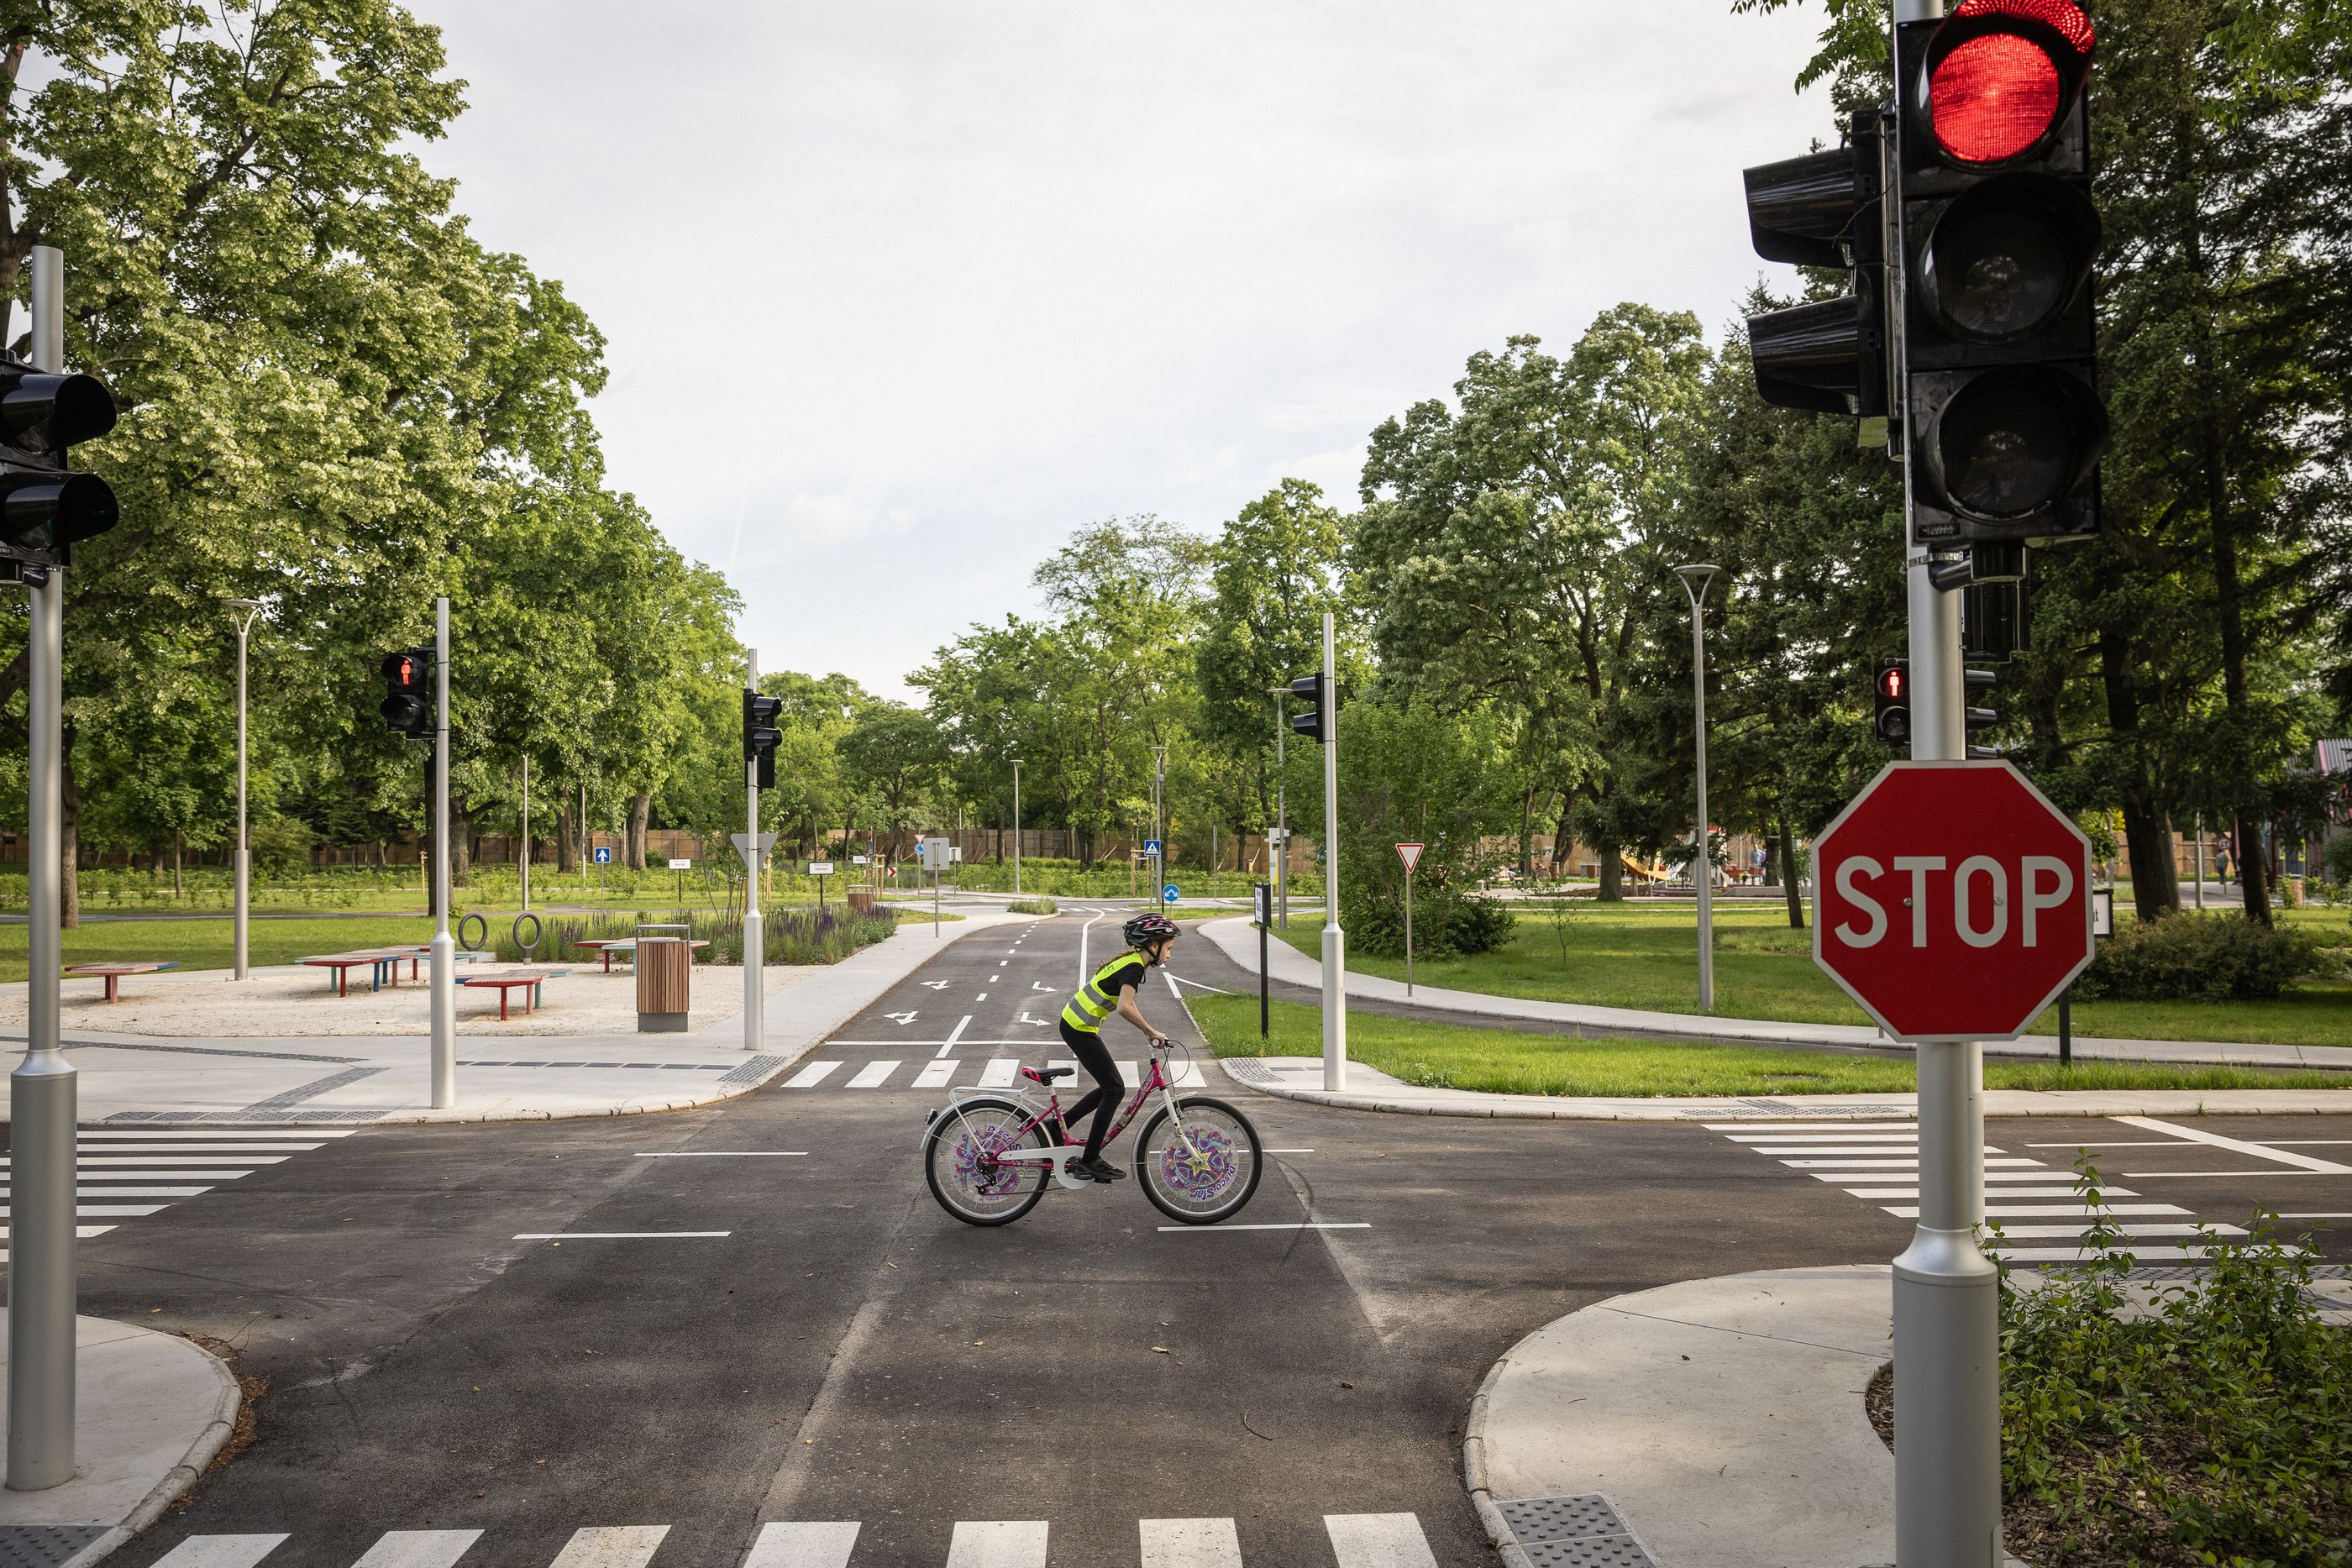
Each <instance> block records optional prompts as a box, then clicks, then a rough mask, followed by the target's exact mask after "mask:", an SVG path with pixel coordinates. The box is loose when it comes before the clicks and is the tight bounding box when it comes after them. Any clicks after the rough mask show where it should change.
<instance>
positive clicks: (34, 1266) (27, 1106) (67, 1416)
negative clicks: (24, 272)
mask: <svg viewBox="0 0 2352 1568" xmlns="http://www.w3.org/2000/svg"><path fill="white" fill-rule="evenodd" d="M32 349H33V354H32V358H33V363H34V364H35V365H36V366H37V367H38V368H39V369H41V370H44V371H63V370H64V369H65V253H64V252H62V251H60V250H58V249H57V248H56V247H55V246H34V247H33V342H32ZM25 575H26V587H27V589H28V591H29V597H30V599H31V601H32V603H31V606H30V609H31V622H32V623H31V629H30V633H29V636H30V646H29V648H28V649H27V654H28V660H27V662H28V664H29V666H30V667H29V672H28V674H29V677H30V684H29V685H28V687H27V689H26V714H25V718H26V728H27V730H28V732H29V735H28V739H29V741H30V745H29V747H27V752H28V755H27V758H26V760H27V763H28V766H29V768H30V772H29V774H28V779H27V782H28V784H29V794H28V797H27V799H26V822H25V839H26V844H25V852H26V861H27V864H26V882H27V883H28V884H29V885H28V887H27V890H26V891H27V894H28V895H29V896H28V900H27V904H26V912H27V916H28V925H27V929H26V956H27V958H28V959H29V961H30V964H31V973H30V975H29V977H28V979H29V984H28V985H27V986H26V1030H25V1058H24V1060H23V1061H20V1062H19V1063H17V1065H16V1071H13V1072H11V1073H10V1074H9V1075H8V1093H9V1096H10V1104H11V1112H10V1116H9V1120H10V1124H11V1128H10V1137H9V1149H8V1155H9V1158H10V1160H11V1162H12V1164H11V1166H10V1175H11V1178H12V1179H11V1184H10V1189H9V1198H8V1204H9V1213H8V1254H9V1256H8V1490H11V1491H40V1490H44V1489H46V1488H48V1487H53V1486H58V1485H60V1484H62V1483H63V1482H66V1481H69V1480H71V1479H73V1473H74V1308H75V1281H74V1270H75V1258H74V1241H75V1230H74V1197H75V1194H74V1165H75V1159H76V1155H77V1151H76V1149H75V1144H76V1141H77V1138H76V1131H75V1115H76V1100H77V1095H78V1086H77V1083H76V1081H75V1075H74V1069H73V1064H72V1063H71V1062H69V1061H67V1060H66V1058H65V1052H64V1051H60V1050H59V1049H58V986H59V984H60V983H61V980H62V977H63V962H64V959H63V943H64V933H63V921H64V916H65V858H64V857H65V831H64V830H65V824H64V818H63V811H62V808H61V806H60V803H59V790H60V789H61V787H62V781H63V776H64V758H65V742H64V736H63V732H62V729H61V727H60V726H61V721H62V719H63V717H64V704H65V691H64V683H63V675H62V667H63V661H64V657H65V600H66V585H65V573H64V571H63V570H59V569H58V568H55V567H52V568H50V569H48V570H47V571H41V570H38V569H31V570H26V574H25ZM35 577H38V578H39V580H38V581H34V580H32V579H34V578H35Z"/></svg>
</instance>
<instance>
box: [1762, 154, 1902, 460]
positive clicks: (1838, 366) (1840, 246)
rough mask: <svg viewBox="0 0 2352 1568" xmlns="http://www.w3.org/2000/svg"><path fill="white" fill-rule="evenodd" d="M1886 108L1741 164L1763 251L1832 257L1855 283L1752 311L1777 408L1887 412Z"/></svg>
mask: <svg viewBox="0 0 2352 1568" xmlns="http://www.w3.org/2000/svg"><path fill="white" fill-rule="evenodd" d="M1885 129H1886V113H1885V110H1879V109H1871V110H1863V111H1861V112H1860V113H1857V114H1856V115H1854V117H1853V120H1852V122H1851V126H1850V131H1849V134H1848V137H1847V140H1846V144H1845V145H1844V146H1843V147H1840V148H1837V149H1835V150H1834V151H1832V152H1810V153H1807V154H1806V155H1805V156H1804V157H1802V158H1788V159H1783V160H1782V161H1781V162H1778V163H1760V164H1759V165H1757V166H1756V167H1755V168H1753V169H1749V170H1748V171H1746V172H1745V173H1744V174H1743V176H1742V178H1743V179H1744V180H1745V181H1746V183H1747V187H1748V235H1749V236H1750V237H1751V238H1752V239H1753V240H1754V242H1755V245H1756V254H1757V255H1759V256H1762V257H1763V258H1764V259H1765V260H1767V261H1786V262H1794V263H1796V264H1797V265H1799V266H1801V267H1835V268H1837V269H1839V270H1840V271H1843V272H1844V273H1846V274H1847V275H1848V276H1849V277H1850V279H1851V287H1852V292H1851V293H1849V294H1846V295H1844V296H1843V297H1841V298H1836V299H1817V300H1813V301H1811V302H1810V303H1808V304H1804V305H1792V306H1790V308H1787V309H1785V310H1771V311H1767V312H1766V313H1764V314H1763V315H1760V316H1750V317H1749V318H1748V356H1749V358H1750V359H1751V360H1753V361H1754V362H1755V367H1756V389H1757V391H1758V392H1760V393H1761V394H1762V395H1763V398H1764V401H1765V402H1769V403H1773V404H1776V405H1778V406H1780V407H1781V408H1809V409H1814V410H1818V411H1820V412H1822V413H1852V414H1859V415H1861V416H1862V417H1863V418H1865V419H1875V418H1881V417H1884V416H1885V413H1886V388H1887V380H1888V362H1889V361H1888V354H1887V320H1886V265H1885V261H1886V246H1885V214H1884V212H1883V208H1882V204H1881V202H1880V200H1879V197H1880V193H1881V192H1882V191H1883V190H1884V189H1885V172H1884V171H1885V162H1884V148H1883V143H1884V141H1885Z"/></svg>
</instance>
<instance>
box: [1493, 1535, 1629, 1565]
mask: <svg viewBox="0 0 2352 1568" xmlns="http://www.w3.org/2000/svg"><path fill="white" fill-rule="evenodd" d="M1521 1550H1522V1551H1524V1552H1526V1553H1527V1554H1528V1562H1529V1563H1533V1564H1535V1568H1658V1565H1657V1563H1656V1562H1655V1561H1654V1559H1653V1558H1652V1557H1651V1556H1650V1554H1649V1553H1648V1552H1644V1551H1643V1550H1642V1543H1641V1542H1638V1541H1636V1540H1634V1539H1633V1537H1632V1536H1630V1535H1588V1536H1586V1537H1585V1538H1584V1539H1583V1540H1581V1541H1539V1542H1537V1543H1536V1544H1534V1545H1533V1546H1525V1547H1522V1548H1521Z"/></svg>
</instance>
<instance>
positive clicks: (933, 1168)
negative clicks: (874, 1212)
mask: <svg viewBox="0 0 2352 1568" xmlns="http://www.w3.org/2000/svg"><path fill="white" fill-rule="evenodd" d="M1028 1120H1029V1113H1028V1112H1026V1111H1024V1110H1023V1109H1022V1108H1021V1107H1020V1106H1019V1105H1018V1104H1015V1103H1013V1102H1012V1101H1010V1100H966V1101H964V1102H963V1103H961V1104H959V1105H954V1106H950V1108H948V1109H947V1110H945V1111H942V1112H940V1114H939V1116H938V1118H937V1119H936V1120H934V1121H933V1122H932V1123H931V1130H930V1131H929V1134H926V1135H925V1136H924V1138H923V1179H924V1180H926V1181H927V1182H929V1184H930V1188H931V1196H932V1197H935V1198H937V1199H939V1200H940V1207H941V1208H944V1209H946V1210H947V1211H948V1212H949V1213H950V1214H952V1215H954V1216H955V1217H956V1218H958V1219H961V1220H962V1221H963V1222H964V1223H965V1224H966V1225H1010V1224H1011V1223H1012V1222H1013V1221H1014V1220H1016V1219H1018V1218H1021V1217H1022V1216H1023V1215H1024V1214H1026V1213H1028V1212H1029V1211H1030V1210H1031V1209H1033V1208H1034V1207H1037V1200H1038V1199H1039V1198H1041V1197H1045V1184H1046V1183H1047V1182H1048V1181H1050V1180H1052V1179H1053V1178H1052V1176H1051V1174H1050V1171H1049V1169H1048V1167H1047V1166H1043V1165H1003V1164H1000V1163H998V1161H997V1160H996V1158H995V1156H996V1155H1000V1154H1003V1153H1004V1152H1005V1151H1006V1150H1008V1149H1014V1148H1036V1149H1042V1148H1045V1147H1046V1146H1047V1145H1046V1143H1045V1129H1044V1128H1043V1127H1032V1128H1030V1130H1029V1132H1028V1134H1026V1135H1025V1136H1024V1134H1022V1131H1021V1128H1022V1124H1024V1123H1025V1122H1027V1121H1028Z"/></svg>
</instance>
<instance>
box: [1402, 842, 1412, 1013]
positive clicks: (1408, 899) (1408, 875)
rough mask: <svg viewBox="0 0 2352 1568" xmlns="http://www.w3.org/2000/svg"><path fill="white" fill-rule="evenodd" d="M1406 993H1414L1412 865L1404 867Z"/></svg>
mask: <svg viewBox="0 0 2352 1568" xmlns="http://www.w3.org/2000/svg"><path fill="white" fill-rule="evenodd" d="M1404 994H1405V995H1406V996H1408V997H1409V996H1411V995H1412V867H1411V866H1407V867H1405V869H1404Z"/></svg>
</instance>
